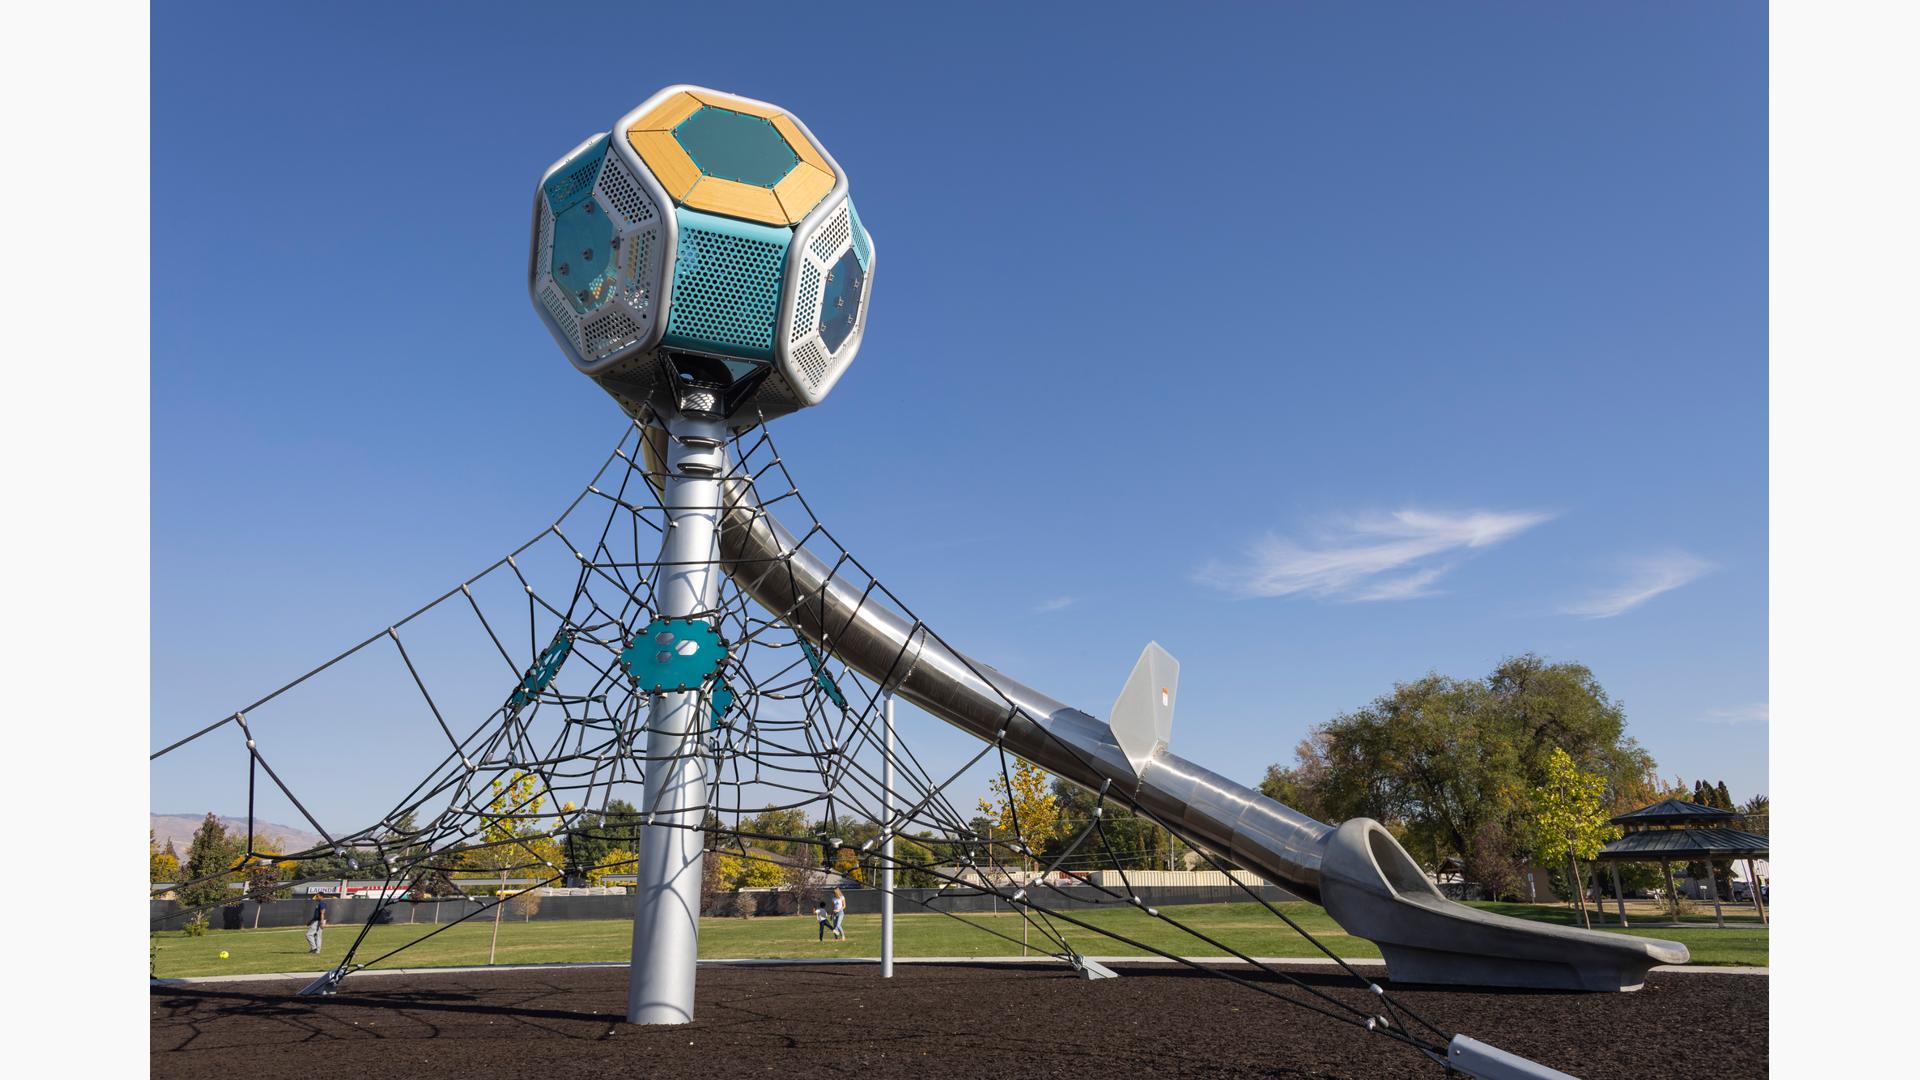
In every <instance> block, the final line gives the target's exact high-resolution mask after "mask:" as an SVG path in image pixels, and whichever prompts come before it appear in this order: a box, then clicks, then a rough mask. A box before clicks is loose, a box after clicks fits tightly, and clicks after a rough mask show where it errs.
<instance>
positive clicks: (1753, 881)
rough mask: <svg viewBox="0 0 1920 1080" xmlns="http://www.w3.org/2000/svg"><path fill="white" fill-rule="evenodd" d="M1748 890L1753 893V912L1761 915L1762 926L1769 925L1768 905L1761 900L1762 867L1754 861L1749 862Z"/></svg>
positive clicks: (1749, 860)
mask: <svg viewBox="0 0 1920 1080" xmlns="http://www.w3.org/2000/svg"><path fill="white" fill-rule="evenodd" d="M1747 881H1748V882H1749V884H1748V888H1749V889H1750V890H1751V891H1752V892H1753V910H1755V911H1757V912H1759V913H1760V925H1761V926H1765V925H1767V903H1766V901H1765V900H1762V899H1761V898H1760V866H1759V864H1758V863H1755V862H1754V861H1753V860H1752V859H1748V860H1747Z"/></svg>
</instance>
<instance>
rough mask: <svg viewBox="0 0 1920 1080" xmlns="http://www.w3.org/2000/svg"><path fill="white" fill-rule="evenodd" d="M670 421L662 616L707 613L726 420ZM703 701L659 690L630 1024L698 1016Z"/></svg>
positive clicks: (716, 574)
mask: <svg viewBox="0 0 1920 1080" xmlns="http://www.w3.org/2000/svg"><path fill="white" fill-rule="evenodd" d="M661 419H662V421H663V422H664V423H665V424H666V428H667V475H666V476H665V477H663V478H662V482H661V489H662V499H661V502H662V505H663V506H664V508H665V510H666V518H667V521H666V524H667V529H666V538H665V540H664V541H663V542H662V544H661V547H660V565H659V567H658V568H657V570H656V574H655V580H654V603H655V607H656V610H655V614H656V615H659V616H661V617H664V618H671V619H684V618H689V617H692V616H699V615H706V614H708V613H710V612H712V611H713V610H714V608H716V607H717V606H719V602H720V570H719V567H718V566H717V565H716V562H715V559H716V556H717V554H718V553H717V551H716V550H715V542H716V540H717V533H718V526H719V521H720V477H721V474H722V473H724V472H725V471H726V460H727V428H726V425H725V424H722V423H719V422H717V421H707V420H695V419H690V418H687V417H684V416H675V415H663V416H662V417H661ZM704 699H705V696H704V695H703V694H702V693H701V691H700V690H699V689H698V688H693V689H689V690H686V691H684V692H673V693H663V694H656V695H654V698H653V701H652V703H651V706H650V708H649V711H648V716H647V765H646V781H645V789H644V796H643V797H644V801H645V803H646V805H645V807H643V814H644V816H643V818H642V820H643V822H644V826H643V827H642V829H641V832H640V859H639V865H638V866H637V868H636V870H635V877H634V897H633V959H632V961H631V965H632V967H631V974H630V975H629V977H628V982H627V1022H628V1023H630V1024H688V1023H692V1022H693V978H694V968H695V964H696V962H697V957H698V953H699V946H700V877H701V872H702V870H703V869H704V867H703V854H704V851H705V848H706V834H705V833H704V832H703V831H702V830H701V825H702V824H703V816H704V812H705V810H706V807H707V772H706V762H705V760H704V755H705V750H704V744H703V742H702V738H701V736H702V734H703V733H704V731H705V725H704V724H702V723H701V718H702V713H703V711H704V710H703V707H702V705H703V702H704Z"/></svg>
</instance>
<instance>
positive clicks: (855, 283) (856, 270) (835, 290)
mask: <svg viewBox="0 0 1920 1080" xmlns="http://www.w3.org/2000/svg"><path fill="white" fill-rule="evenodd" d="M866 280H867V272H866V270H864V269H862V268H861V266H860V259H859V257H858V256H857V255H855V254H854V251H853V249H852V248H848V249H847V253H846V254H845V255H842V256H840V259H839V261H838V262H836V263H834V264H833V265H832V266H830V267H828V268H827V283H826V286H825V288H823V289H822V290H821V293H820V340H821V341H822V342H824V343H825V344H826V346H827V351H828V352H838V351H840V346H841V345H842V344H844V343H845V342H846V340H847V336H848V335H849V334H852V333H853V328H854V326H855V325H857V324H858V323H859V321H860V293H861V291H862V287H863V286H864V285H865V284H866Z"/></svg>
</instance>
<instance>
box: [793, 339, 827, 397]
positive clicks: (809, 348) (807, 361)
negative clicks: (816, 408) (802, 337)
mask: <svg viewBox="0 0 1920 1080" xmlns="http://www.w3.org/2000/svg"><path fill="white" fill-rule="evenodd" d="M793 362H794V366H796V367H798V368H799V369H800V374H801V375H802V376H803V377H804V378H805V379H806V380H807V385H808V386H809V387H811V388H816V389H817V388H818V387H819V386H820V384H821V382H823V381H824V380H825V379H826V377H827V351H826V349H825V348H823V347H822V346H821V344H820V342H819V340H818V339H816V340H813V341H809V342H807V343H806V344H805V345H802V346H800V347H799V348H798V349H795V350H794V352H793Z"/></svg>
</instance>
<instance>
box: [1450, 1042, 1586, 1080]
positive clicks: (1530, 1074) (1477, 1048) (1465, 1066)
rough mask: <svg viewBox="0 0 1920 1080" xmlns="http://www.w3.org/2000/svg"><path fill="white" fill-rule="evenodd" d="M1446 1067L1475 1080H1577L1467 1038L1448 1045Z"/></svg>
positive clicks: (1567, 1074) (1570, 1075)
mask: <svg viewBox="0 0 1920 1080" xmlns="http://www.w3.org/2000/svg"><path fill="white" fill-rule="evenodd" d="M1447 1065H1448V1066H1449V1067H1451V1068H1452V1069H1453V1070H1454V1071H1455V1072H1463V1073H1466V1074H1467V1075H1468V1076H1471V1077H1473V1078H1474V1080H1576V1078H1575V1077H1574V1075H1573V1074H1572V1073H1563V1072H1561V1071H1560V1070H1559V1069H1549V1068H1547V1067H1546V1066H1545V1065H1542V1064H1540V1063H1539V1062H1537V1061H1529V1060H1527V1059H1526V1058H1523V1057H1521V1056H1520V1055H1519V1054H1509V1053H1507V1052H1506V1051H1505V1050H1502V1049H1500V1048H1499V1047H1497V1046H1488V1045H1487V1044H1486V1043H1483V1042H1480V1041H1479V1040H1477V1039H1469V1038H1467V1037H1466V1036H1465V1035H1455V1036H1454V1037H1453V1041H1452V1042H1451V1043H1449V1044H1448V1045H1447Z"/></svg>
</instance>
